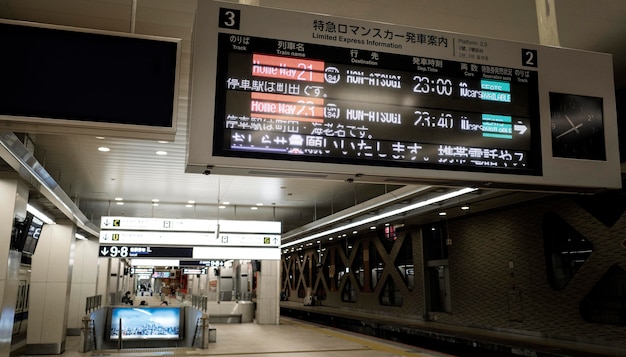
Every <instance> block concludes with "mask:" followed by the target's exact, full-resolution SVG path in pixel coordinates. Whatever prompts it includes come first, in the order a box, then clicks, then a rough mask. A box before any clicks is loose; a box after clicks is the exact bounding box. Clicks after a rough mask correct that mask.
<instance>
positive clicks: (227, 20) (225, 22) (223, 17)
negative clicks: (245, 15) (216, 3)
mask: <svg viewBox="0 0 626 357" xmlns="http://www.w3.org/2000/svg"><path fill="white" fill-rule="evenodd" d="M240 20H241V11H240V10H235V9H225V8H223V7H220V24H219V27H221V28H225V29H233V30H239V23H240Z"/></svg>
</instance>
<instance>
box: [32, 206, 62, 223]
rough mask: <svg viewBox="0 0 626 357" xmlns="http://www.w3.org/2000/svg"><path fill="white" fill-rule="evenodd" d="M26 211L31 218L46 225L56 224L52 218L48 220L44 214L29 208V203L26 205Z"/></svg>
mask: <svg viewBox="0 0 626 357" xmlns="http://www.w3.org/2000/svg"><path fill="white" fill-rule="evenodd" d="M26 211H28V212H30V213H31V214H32V215H33V216H35V217H37V218H39V219H40V220H42V221H43V222H44V223H46V224H56V222H55V221H54V220H53V219H52V218H50V217H49V216H47V215H46V214H44V213H43V212H41V211H40V210H38V209H37V208H35V207H33V206H31V205H30V203H27V204H26Z"/></svg>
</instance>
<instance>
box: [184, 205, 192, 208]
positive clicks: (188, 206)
mask: <svg viewBox="0 0 626 357" xmlns="http://www.w3.org/2000/svg"><path fill="white" fill-rule="evenodd" d="M185 207H187V208H191V207H193V205H185Z"/></svg>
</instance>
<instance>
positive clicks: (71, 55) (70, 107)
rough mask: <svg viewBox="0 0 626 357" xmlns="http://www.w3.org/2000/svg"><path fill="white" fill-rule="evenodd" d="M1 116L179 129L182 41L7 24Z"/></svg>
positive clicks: (0, 65)
mask: <svg viewBox="0 0 626 357" xmlns="http://www.w3.org/2000/svg"><path fill="white" fill-rule="evenodd" d="M0 43H1V44H2V56H0V77H1V78H2V80H1V81H0V115H8V116H20V117H36V118H49V119H67V120H76V121H91V122H99V123H114V124H133V125H142V126H152V127H172V126H173V120H174V117H173V115H174V114H175V113H174V94H175V89H176V60H177V51H178V49H177V43H175V42H166V41H157V40H149V39H142V38H132V37H123V36H112V35H105V34H97V33H85V32H75V31H66V30H61V29H51V28H41V27H30V26H21V25H14V24H4V23H0Z"/></svg>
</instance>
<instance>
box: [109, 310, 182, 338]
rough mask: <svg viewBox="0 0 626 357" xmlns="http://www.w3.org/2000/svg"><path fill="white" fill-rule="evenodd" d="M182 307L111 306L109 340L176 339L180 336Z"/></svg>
mask: <svg viewBox="0 0 626 357" xmlns="http://www.w3.org/2000/svg"><path fill="white" fill-rule="evenodd" d="M182 318H183V313H182V309H181V308H179V307H112V308H111V318H110V319H109V326H108V327H109V333H108V334H107V336H108V338H109V339H110V340H117V339H119V337H120V328H119V326H120V320H121V321H122V330H121V335H122V339H123V340H178V339H181V338H183V336H182V329H181V326H182Z"/></svg>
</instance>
